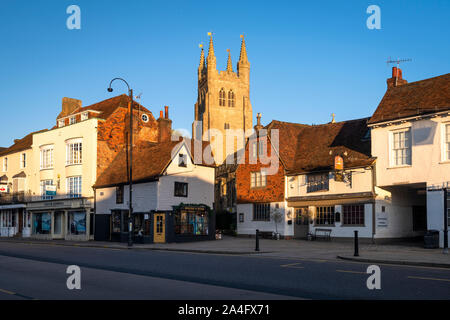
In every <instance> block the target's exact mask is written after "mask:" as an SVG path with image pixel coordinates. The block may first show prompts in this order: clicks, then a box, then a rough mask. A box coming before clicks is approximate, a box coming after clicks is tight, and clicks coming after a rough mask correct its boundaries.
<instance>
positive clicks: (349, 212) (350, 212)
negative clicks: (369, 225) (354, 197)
mask: <svg viewBox="0 0 450 320" xmlns="http://www.w3.org/2000/svg"><path fill="white" fill-rule="evenodd" d="M342 213H343V221H342V223H343V224H345V225H364V204H350V205H344V206H342Z"/></svg>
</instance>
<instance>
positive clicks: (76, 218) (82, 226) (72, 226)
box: [67, 211, 86, 235]
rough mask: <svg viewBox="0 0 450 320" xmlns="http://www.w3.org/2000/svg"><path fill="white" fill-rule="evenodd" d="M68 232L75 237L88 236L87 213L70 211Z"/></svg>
mask: <svg viewBox="0 0 450 320" xmlns="http://www.w3.org/2000/svg"><path fill="white" fill-rule="evenodd" d="M67 215H68V220H67V232H68V233H69V234H73V235H80V234H86V211H69V212H68V214H67Z"/></svg>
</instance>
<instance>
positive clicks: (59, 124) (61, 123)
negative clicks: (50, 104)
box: [58, 119, 65, 128]
mask: <svg viewBox="0 0 450 320" xmlns="http://www.w3.org/2000/svg"><path fill="white" fill-rule="evenodd" d="M64 124H65V123H64V119H61V120H58V128H61V127H64Z"/></svg>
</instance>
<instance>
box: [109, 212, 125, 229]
mask: <svg viewBox="0 0 450 320" xmlns="http://www.w3.org/2000/svg"><path fill="white" fill-rule="evenodd" d="M111 219H112V232H113V233H120V232H128V211H127V210H123V211H122V210H114V211H113V212H112V218H111Z"/></svg>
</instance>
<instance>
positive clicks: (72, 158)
mask: <svg viewBox="0 0 450 320" xmlns="http://www.w3.org/2000/svg"><path fill="white" fill-rule="evenodd" d="M81 161H82V142H81V140H75V141H74V140H71V141H69V142H67V143H66V165H71V164H81Z"/></svg>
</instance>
